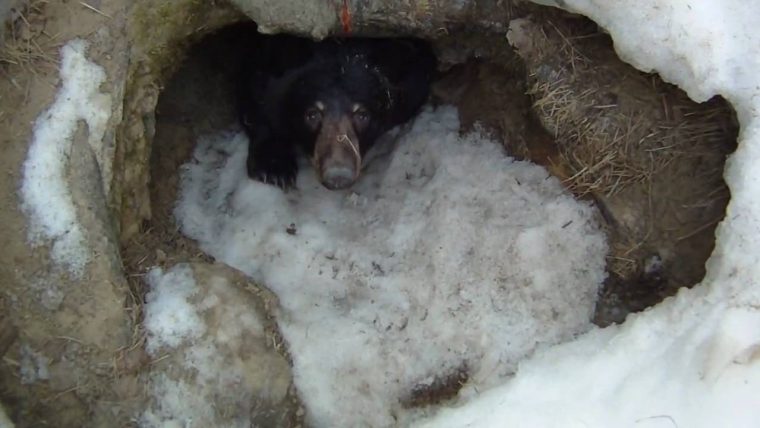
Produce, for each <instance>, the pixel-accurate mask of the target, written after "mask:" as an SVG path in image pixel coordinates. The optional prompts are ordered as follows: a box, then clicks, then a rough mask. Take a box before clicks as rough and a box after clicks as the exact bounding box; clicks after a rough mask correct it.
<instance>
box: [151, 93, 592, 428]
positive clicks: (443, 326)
mask: <svg viewBox="0 0 760 428" xmlns="http://www.w3.org/2000/svg"><path fill="white" fill-rule="evenodd" d="M393 145H394V142H393V141H386V142H385V144H384V145H383V147H384V148H385V150H384V151H385V152H384V153H383V152H382V151H383V150H379V151H378V152H377V153H375V156H374V158H373V159H372V160H371V161H370V162H369V164H368V166H367V168H366V169H365V171H364V172H363V176H362V178H361V180H360V182H359V183H357V185H355V186H354V188H353V189H352V190H350V191H341V192H331V191H328V190H326V189H324V188H323V187H322V186H321V185H320V184H319V183H318V182H317V180H316V177H315V174H314V172H313V170H312V169H311V168H309V167H307V166H304V167H303V168H302V169H301V173H300V174H299V176H298V182H297V184H298V188H299V190H297V191H292V192H289V193H284V192H282V191H281V190H280V189H278V188H276V187H273V186H269V185H265V184H261V183H258V182H255V181H252V180H249V179H248V178H247V176H246V172H245V162H246V156H247V139H246V137H245V136H244V135H243V134H240V133H234V132H231V133H226V134H221V135H216V136H212V137H209V138H206V139H203V140H202V141H201V142H200V144H199V146H198V148H197V150H196V152H195V155H194V160H193V161H192V162H190V163H189V164H187V165H185V166H184V167H183V171H182V184H181V196H180V199H179V201H178V205H177V208H176V211H175V215H176V217H177V219H178V221H179V223H180V224H181V228H182V231H183V232H184V233H185V234H187V235H189V236H191V237H193V238H195V239H197V240H198V241H199V242H200V244H201V247H202V248H203V249H204V250H205V251H206V252H208V253H209V254H211V255H213V256H214V257H216V258H217V259H218V260H220V261H224V262H226V263H228V264H230V265H231V266H233V267H236V268H238V269H240V270H242V271H243V272H245V273H247V274H248V275H250V276H251V277H252V278H254V279H255V280H256V281H258V282H260V283H262V284H265V285H266V286H268V287H269V288H270V289H272V290H273V291H274V292H275V293H276V294H277V295H278V297H279V299H280V304H281V306H282V313H281V314H279V316H278V323H279V325H280V329H281V330H282V333H283V335H284V337H285V339H286V341H287V342H288V345H289V349H290V353H291V355H292V358H293V363H294V377H295V382H296V386H297V388H298V390H299V392H300V395H301V397H302V399H303V400H304V402H305V405H306V407H307V410H308V416H309V420H310V422H312V423H313V424H315V425H316V426H367V425H368V426H374V427H381V426H394V425H397V424H400V423H406V422H408V420H409V418H410V414H409V411H408V410H407V409H406V407H407V406H405V403H406V404H408V403H411V402H413V401H414V400H415V399H416V397H415V393H416V392H418V391H421V390H424V389H425V388H426V387H427V386H429V385H431V384H433V383H435V382H441V381H442V380H445V378H447V377H451V376H456V375H457V374H459V373H462V372H467V373H468V377H469V382H468V383H467V385H466V388H465V389H464V391H463V392H462V393H461V394H462V395H465V396H466V395H472V394H476V393H477V392H478V391H481V390H484V389H487V388H489V387H492V386H494V385H496V384H498V383H499V382H501V381H503V380H504V379H505V378H506V377H507V376H508V375H511V374H512V373H513V372H514V370H515V368H516V365H517V363H518V361H520V360H521V359H523V358H524V357H526V356H527V355H530V354H531V353H532V352H533V351H534V350H535V349H536V348H540V347H543V346H548V345H552V344H555V343H558V342H562V341H566V340H568V339H571V338H573V337H575V336H576V335H577V334H579V333H582V332H585V331H586V330H588V329H589V328H590V322H589V320H590V318H591V316H592V314H593V310H594V303H595V299H596V294H597V290H598V287H599V285H600V284H601V282H602V281H603V279H604V257H605V254H606V249H607V247H606V243H605V239H604V235H603V233H602V232H601V231H600V230H599V228H598V227H597V222H596V217H595V211H594V210H593V209H592V208H591V206H590V205H589V204H587V203H584V202H579V201H577V200H575V199H574V198H573V197H572V196H571V195H570V194H569V193H567V192H566V191H565V190H564V189H563V187H562V186H561V185H560V183H559V181H558V180H557V179H555V178H553V177H550V176H549V175H548V173H547V172H546V170H544V169H543V168H541V167H539V166H536V165H533V164H530V163H527V162H517V161H514V160H512V159H510V158H508V157H506V156H505V154H504V153H503V149H502V147H501V145H500V144H498V143H495V142H493V141H490V140H489V139H488V138H486V137H484V136H483V135H481V134H480V133H477V132H476V133H470V134H467V135H464V136H460V134H459V121H458V117H457V112H456V110H455V109H454V108H452V107H440V108H438V109H437V110H430V109H428V110H426V111H424V112H423V113H422V114H421V115H420V117H419V118H418V119H417V120H416V121H415V123H414V124H413V126H412V127H411V129H408V130H405V131H402V133H401V135H400V137H399V138H398V141H397V144H396V147H393ZM154 305H155V303H154ZM148 315H150V314H148ZM146 319H148V316H146ZM188 328H189V327H188ZM154 330H155V331H158V332H160V331H161V329H160V328H156V329H154ZM191 333H192V332H191ZM159 335H160V334H159ZM167 340H169V339H166V340H164V341H165V342H166V341H167ZM166 343H168V342H166Z"/></svg>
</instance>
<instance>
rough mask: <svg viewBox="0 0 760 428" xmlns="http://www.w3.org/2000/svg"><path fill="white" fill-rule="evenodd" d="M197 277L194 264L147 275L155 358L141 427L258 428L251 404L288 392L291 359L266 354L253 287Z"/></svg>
mask: <svg viewBox="0 0 760 428" xmlns="http://www.w3.org/2000/svg"><path fill="white" fill-rule="evenodd" d="M196 275H197V272H194V270H193V268H192V267H191V266H190V265H188V264H178V265H175V266H173V267H172V268H170V269H168V270H164V269H161V268H154V269H153V270H151V271H150V272H149V274H148V275H147V278H146V282H147V283H148V286H149V290H150V291H149V292H148V293H147V296H146V303H145V305H144V307H143V310H144V314H145V320H144V323H143V325H144V328H145V331H146V334H147V344H146V350H147V352H148V354H149V355H150V357H151V358H152V359H153V362H152V364H151V370H150V372H149V373H148V374H147V376H146V378H147V379H146V380H147V382H146V392H147V394H148V397H149V402H148V404H147V405H146V406H145V408H144V411H143V412H142V414H141V415H140V416H139V418H138V419H139V424H140V426H142V427H145V428H153V427H167V426H177V427H187V426H208V427H212V426H224V427H241V428H242V427H250V426H255V424H254V423H253V421H252V419H251V418H252V417H254V416H255V414H254V412H251V410H250V409H252V408H256V406H257V405H261V407H262V408H266V406H265V404H267V403H271V402H277V401H279V400H281V399H282V397H284V396H285V394H286V392H287V388H288V386H289V385H288V382H289V377H283V376H277V373H278V372H281V371H282V369H281V368H279V367H280V366H287V363H286V362H285V361H284V359H281V358H280V360H278V359H277V358H274V357H272V356H271V355H268V354H266V352H263V351H262V349H265V346H264V343H267V341H268V340H270V339H268V336H267V335H266V332H265V327H264V325H263V323H262V322H261V320H260V319H259V316H260V315H259V314H257V312H256V311H255V309H254V308H253V306H254V304H253V302H252V300H253V297H252V296H250V295H249V294H250V293H249V292H248V291H246V290H243V289H240V288H239V287H236V286H235V285H234V284H231V283H230V281H229V280H228V279H227V278H225V277H221V276H214V275H206V276H205V277H203V276H202V277H201V278H200V279H196V278H197V277H196ZM200 284H202V286H201V285H200ZM271 352H272V353H274V351H271ZM278 363H279V365H278ZM286 368H287V367H286ZM267 375H269V376H271V379H270V378H267ZM262 379H263V380H262ZM283 379H285V381H283ZM231 409H234V411H232V410H231Z"/></svg>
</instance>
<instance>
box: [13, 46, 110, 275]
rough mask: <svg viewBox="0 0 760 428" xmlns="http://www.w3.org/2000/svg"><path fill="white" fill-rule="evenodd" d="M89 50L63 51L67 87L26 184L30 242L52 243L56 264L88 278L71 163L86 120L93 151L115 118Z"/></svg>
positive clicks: (31, 157)
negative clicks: (76, 136) (75, 140)
mask: <svg viewBox="0 0 760 428" xmlns="http://www.w3.org/2000/svg"><path fill="white" fill-rule="evenodd" d="M86 51H87V42H85V41H84V40H80V39H75V40H72V41H70V42H68V43H67V44H66V45H64V46H63V48H61V71H60V77H61V88H60V90H59V91H58V94H57V96H56V98H55V102H53V104H52V105H51V106H50V108H48V109H47V110H46V111H45V112H43V113H42V114H41V115H40V116H39V117H38V118H37V120H36V122H35V124H34V134H33V137H32V143H31V145H30V147H29V152H28V153H27V158H26V161H25V162H24V166H23V178H22V184H21V199H22V205H21V207H22V209H23V211H24V212H25V213H26V215H27V217H28V219H29V226H28V239H29V241H30V243H31V244H32V245H34V246H39V245H45V244H47V243H48V242H52V246H51V251H50V256H51V258H52V260H53V262H55V263H56V264H57V265H59V266H62V267H64V268H66V269H68V270H69V271H70V272H71V273H72V274H74V275H75V276H81V275H82V273H83V272H84V267H85V265H86V264H87V262H88V261H89V258H90V254H89V251H88V250H87V249H86V248H85V241H84V231H83V230H82V226H81V225H80V224H79V221H78V220H77V213H76V207H75V205H74V201H73V200H72V196H71V191H70V190H69V186H68V182H67V179H68V175H67V174H68V172H67V164H68V162H67V161H68V158H69V156H70V153H71V146H72V144H73V138H74V133H75V132H76V130H77V126H79V123H80V121H84V122H85V123H86V124H87V130H88V133H89V136H88V141H89V144H90V146H92V147H99V146H102V145H103V144H102V140H103V135H104V134H105V130H106V124H107V123H108V119H109V117H110V115H111V98H110V95H108V94H104V93H101V92H100V89H99V88H100V85H101V84H102V83H103V82H104V81H105V79H106V73H105V71H104V70H103V68H102V67H100V66H99V65H97V64H95V63H93V62H90V61H89V60H88V59H87V57H86V55H85V54H86ZM96 151H99V150H96Z"/></svg>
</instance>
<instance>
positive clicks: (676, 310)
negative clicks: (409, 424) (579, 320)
mask: <svg viewBox="0 0 760 428" xmlns="http://www.w3.org/2000/svg"><path fill="white" fill-rule="evenodd" d="M542 3H549V4H555V3H556V4H559V5H562V7H564V8H567V9H568V10H570V11H572V12H577V13H581V14H584V15H586V16H588V17H590V18H591V19H593V20H594V21H596V22H597V23H598V24H599V25H600V26H602V27H603V28H604V29H606V30H607V31H608V32H609V33H610V35H611V36H612V38H613V40H614V42H615V49H616V50H617V51H618V53H619V54H620V55H621V57H622V58H623V59H625V60H626V61H629V62H630V63H631V64H633V65H634V66H636V67H637V68H639V69H641V70H645V71H657V72H659V73H660V74H661V75H662V76H663V78H665V79H666V80H668V81H670V82H672V83H675V84H677V85H679V86H680V87H682V88H683V89H684V90H686V91H687V93H688V94H689V95H690V96H691V97H692V98H694V99H695V100H698V101H702V100H706V99H708V98H710V97H712V96H714V95H717V94H720V95H722V96H724V97H725V98H726V99H727V100H728V101H729V102H730V103H731V104H732V105H733V106H734V108H735V109H736V113H737V117H738V118H739V122H740V123H741V134H740V136H739V141H738V143H739V145H738V148H737V150H736V152H735V153H734V154H733V155H732V156H731V157H730V158H729V160H728V162H727V165H726V172H725V178H726V183H727V184H728V186H729V188H730V189H731V202H730V203H729V206H728V208H727V213H726V218H725V220H724V221H723V222H722V223H721V224H720V225H719V227H718V230H717V232H716V235H717V236H716V246H715V250H714V253H713V255H712V256H711V258H710V259H709V260H708V262H707V274H706V277H705V279H704V280H703V281H702V283H701V284H700V285H698V286H696V287H695V288H693V289H690V290H686V289H684V290H681V292H680V293H679V294H678V295H677V296H675V297H674V298H671V299H668V300H666V301H665V302H663V303H661V304H659V305H657V306H656V307H654V308H652V309H650V310H648V311H646V312H644V313H641V314H637V315H633V316H630V317H629V318H628V319H627V320H626V322H625V323H624V324H622V325H620V326H613V327H608V328H606V329H603V330H600V329H595V330H592V331H590V332H589V333H587V334H586V335H583V336H582V337H580V338H579V339H577V340H575V341H573V342H570V343H565V344H562V345H559V346H556V347H554V348H551V349H546V350H543V351H540V352H538V353H536V355H535V356H534V357H533V358H531V359H528V360H526V361H524V362H522V363H521V364H520V367H519V370H518V372H517V374H516V376H515V377H514V378H513V379H511V380H509V381H507V382H504V384H503V385H502V386H500V387H498V388H494V389H492V390H490V391H487V392H485V393H484V394H482V395H481V396H479V397H478V398H477V399H474V400H472V401H470V402H469V403H467V404H466V405H463V406H460V407H458V408H450V409H446V410H445V411H442V412H440V414H439V415H437V417H435V418H434V419H431V420H428V421H426V422H424V423H421V424H420V426H424V427H465V426H468V427H490V426H510V427H563V428H564V427H575V426H577V427H586V428H594V427H600V428H601V427H605V428H606V427H636V428H640V427H729V426H730V427H737V428H738V427H757V426H758V424H759V422H758V421H760V239H758V237H760V176H759V175H758V174H757V165H759V164H760V73H758V71H759V70H760V14H758V13H756V11H758V10H760V1H758V0H753V1H738V0H727V1H722V2H712V1H699V0H697V1H694V0H691V1H686V0H677V1H673V0H668V1H662V0H621V1H616V2H608V1H602V0H563V1H562V2H560V1H556V2H554V1H542Z"/></svg>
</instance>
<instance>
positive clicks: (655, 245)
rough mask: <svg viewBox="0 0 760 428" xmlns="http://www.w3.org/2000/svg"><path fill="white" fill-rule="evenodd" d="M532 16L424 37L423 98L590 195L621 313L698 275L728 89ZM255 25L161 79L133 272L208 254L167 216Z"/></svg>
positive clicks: (604, 311) (453, 386)
mask: <svg viewBox="0 0 760 428" xmlns="http://www.w3.org/2000/svg"><path fill="white" fill-rule="evenodd" d="M535 24H536V28H533V29H527V30H526V31H525V33H524V34H523V35H524V36H525V37H527V38H528V39H529V44H531V46H533V47H534V48H535V55H534V56H532V57H530V58H525V57H521V56H520V55H518V54H516V53H515V51H514V50H513V49H512V48H511V47H510V45H509V43H508V42H507V40H505V39H504V37H503V35H497V34H493V35H492V34H487V33H483V34H472V33H459V34H457V33H452V34H447V35H441V36H440V37H438V38H436V39H433V40H430V42H431V43H432V44H433V46H434V48H435V51H436V54H437V56H438V60H439V66H438V72H437V76H436V79H435V82H434V84H433V87H432V91H431V97H430V103H432V104H453V105H455V106H456V107H457V108H458V110H459V113H460V117H461V123H462V131H463V132H464V131H467V130H470V129H473V128H475V127H478V128H480V129H483V130H485V132H488V133H490V134H491V135H493V136H494V137H495V138H496V139H498V140H500V141H502V142H503V144H504V147H505V152H506V153H507V154H509V155H510V156H513V157H516V158H518V159H528V160H531V161H533V162H535V163H538V164H540V165H543V166H545V167H546V168H547V169H548V170H549V171H550V172H551V173H552V174H553V175H555V176H557V177H559V178H560V179H561V180H563V182H564V184H565V185H566V186H567V188H568V189H570V190H571V191H572V192H573V193H574V194H575V195H576V196H577V197H578V198H583V199H586V200H589V201H592V202H593V203H594V204H596V206H597V207H598V210H599V212H600V219H601V220H600V221H601V222H602V223H603V224H604V228H605V230H606V232H607V235H608V240H609V246H610V253H609V256H608V258H607V272H608V278H607V280H606V282H605V284H604V286H603V288H602V290H601V291H600V295H599V300H598V303H597V308H596V315H595V318H594V322H595V323H596V324H597V325H599V326H606V325H609V324H612V323H620V322H623V321H624V320H625V317H626V316H627V315H628V314H630V313H634V312H638V311H641V310H643V309H645V308H647V307H650V306H652V305H655V304H657V303H658V302H660V301H662V300H663V299H664V298H666V297H668V296H670V295H673V294H674V293H675V292H676V291H677V290H678V289H679V288H681V287H684V286H686V287H689V286H693V285H694V284H697V283H698V282H699V281H700V280H701V278H702V277H703V276H704V263H705V261H706V260H707V258H708V257H709V255H710V253H711V252H712V249H713V245H714V231H715V227H716V225H717V223H718V222H719V221H720V220H721V219H722V218H723V216H724V213H725V208H726V204H727V203H728V200H729V196H730V195H729V192H728V189H727V188H726V186H725V184H724V182H723V180H722V170H723V165H724V162H725V157H726V156H727V155H728V154H729V153H730V152H731V151H733V149H734V148H735V140H736V133H737V125H736V122H735V120H734V118H733V112H732V110H731V108H730V107H729V106H728V104H727V103H726V102H725V101H724V100H722V99H719V98H716V99H713V100H710V101H709V102H707V103H703V104H697V103H694V102H692V101H690V100H689V99H688V97H687V96H686V95H685V94H684V93H683V92H682V91H680V90H678V89H677V88H675V87H674V86H672V85H669V84H667V83H664V82H663V81H662V80H661V79H660V78H659V77H658V76H656V75H650V74H644V73H640V72H638V71H636V70H634V69H633V68H631V67H629V66H628V65H626V64H623V63H622V62H621V61H620V60H619V59H618V58H617V57H616V55H615V54H614V50H613V48H612V45H611V42H610V40H609V38H608V36H606V35H605V34H604V33H603V32H602V31H600V30H599V29H598V28H597V27H596V25H595V24H593V23H592V22H590V21H588V20H585V19H580V18H578V17H576V16H570V15H558V16H555V17H554V18H552V20H551V21H547V22H537V23H535ZM536 29H538V30H539V31H536ZM539 34H540V37H539V36H538V35H539ZM255 37H267V36H263V35H260V34H258V33H257V31H256V27H255V25H254V24H236V25H233V26H230V27H227V28H225V29H222V30H219V31H217V32H215V33H213V34H211V35H208V36H206V37H205V38H203V39H202V40H200V41H199V42H197V43H195V44H194V45H192V46H191V48H190V49H189V50H188V52H187V55H186V59H185V60H184V62H183V63H182V65H181V66H180V67H179V68H178V70H177V71H176V73H175V74H174V75H173V76H172V77H171V78H170V79H169V80H168V81H167V82H165V85H164V89H163V91H162V93H161V96H160V98H159V101H158V106H157V108H156V122H155V137H154V138H153V142H152V155H151V169H150V174H151V180H150V197H151V212H152V218H151V219H150V220H149V221H146V223H145V225H144V228H143V229H144V230H143V231H142V232H141V233H140V234H139V236H137V237H135V238H133V239H131V240H130V241H129V243H128V244H127V245H126V248H125V249H124V258H125V262H126V265H127V269H128V270H129V271H131V273H143V272H145V271H147V270H149V269H150V268H152V267H153V266H171V265H172V264H174V263H176V262H181V261H197V260H204V261H209V260H211V258H210V257H209V256H207V255H205V254H203V252H202V251H200V249H199V248H198V246H197V245H196V244H195V243H194V242H193V241H192V240H190V239H188V238H186V237H184V236H183V235H182V234H181V233H180V232H179V231H178V227H177V225H176V224H175V222H174V219H173V214H172V210H173V208H174V205H175V200H176V197H177V187H178V182H179V170H180V166H181V165H182V164H184V163H186V162H187V161H188V160H189V159H190V158H191V155H192V151H193V149H194V148H195V145H196V142H197V139H198V137H199V136H201V135H206V134H209V133H213V132H218V131H220V130H225V129H230V128H234V127H237V117H236V114H235V109H234V103H233V102H232V100H233V96H234V90H235V89H234V87H233V85H232V82H233V81H234V78H233V76H232V74H231V73H232V72H233V70H235V69H236V67H237V63H238V61H239V59H240V58H239V52H240V46H241V45H244V44H245V43H246V42H247V41H249V40H250V39H251V38H255ZM531 37H533V38H532V39H531ZM523 42H525V40H523ZM536 45H540V46H538V47H536ZM146 254H147V257H146ZM135 287H136V293H137V295H141V294H143V293H144V292H145V290H144V289H143V288H142V287H144V286H143V285H141V284H136V285H135ZM466 380H467V373H466V371H465V370H462V371H460V372H457V373H454V374H449V375H447V376H446V377H443V378H441V379H439V380H437V381H436V382H434V383H433V387H432V388H433V389H435V391H432V392H431V390H430V388H428V389H425V388H423V389H420V390H415V391H414V392H413V393H412V395H411V396H410V397H409V398H408V403H407V405H409V406H415V407H416V406H422V405H425V404H428V403H431V402H438V401H441V400H443V399H446V398H449V397H453V396H455V395H456V393H457V391H458V390H459V387H460V386H461V385H462V384H463V383H465V382H466Z"/></svg>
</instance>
